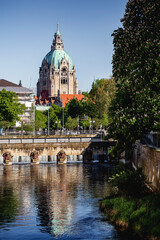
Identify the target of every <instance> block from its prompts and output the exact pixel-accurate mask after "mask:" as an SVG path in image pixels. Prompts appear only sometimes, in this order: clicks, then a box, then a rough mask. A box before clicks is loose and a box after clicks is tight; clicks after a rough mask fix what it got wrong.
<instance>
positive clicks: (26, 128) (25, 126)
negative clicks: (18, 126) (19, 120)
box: [23, 124, 33, 132]
mask: <svg viewBox="0 0 160 240" xmlns="http://www.w3.org/2000/svg"><path fill="white" fill-rule="evenodd" d="M23 130H24V131H25V132H31V131H33V125H31V124H23Z"/></svg>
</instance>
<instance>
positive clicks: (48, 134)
mask: <svg viewBox="0 0 160 240" xmlns="http://www.w3.org/2000/svg"><path fill="white" fill-rule="evenodd" d="M49 128H50V126H49V108H48V135H49Z"/></svg>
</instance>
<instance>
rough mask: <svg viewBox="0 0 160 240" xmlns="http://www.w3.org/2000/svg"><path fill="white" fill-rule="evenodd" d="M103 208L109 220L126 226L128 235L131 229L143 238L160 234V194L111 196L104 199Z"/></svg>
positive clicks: (133, 233)
mask: <svg viewBox="0 0 160 240" xmlns="http://www.w3.org/2000/svg"><path fill="white" fill-rule="evenodd" d="M101 209H102V210H103V211H104V212H105V213H106V215H107V218H108V220H110V221H112V222H114V223H115V224H116V223H117V224H118V225H119V227H123V228H124V227H125V228H126V229H125V230H127V236H128V232H129V231H131V232H132V235H136V236H143V239H152V237H159V236H160V195H156V194H151V193H150V194H148V195H145V196H143V197H141V198H126V197H119V196H110V197H107V198H106V199H105V200H103V201H102V203H101ZM111 213H112V214H111ZM121 224H122V226H121ZM123 230H124V229H123ZM137 238H138V237H137ZM137 238H136V239H137Z"/></svg>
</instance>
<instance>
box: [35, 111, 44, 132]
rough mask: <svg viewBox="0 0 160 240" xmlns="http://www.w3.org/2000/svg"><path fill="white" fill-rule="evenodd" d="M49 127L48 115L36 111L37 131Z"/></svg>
mask: <svg viewBox="0 0 160 240" xmlns="http://www.w3.org/2000/svg"><path fill="white" fill-rule="evenodd" d="M46 126H47V117H46V115H45V114H44V113H43V112H41V111H38V110H36V111H35V129H36V131H38V130H39V129H40V128H41V129H44V128H46Z"/></svg>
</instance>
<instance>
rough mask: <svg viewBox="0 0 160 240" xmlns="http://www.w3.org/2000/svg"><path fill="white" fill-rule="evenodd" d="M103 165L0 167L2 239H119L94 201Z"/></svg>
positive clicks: (103, 179) (103, 185) (104, 190)
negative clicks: (104, 219)
mask: <svg viewBox="0 0 160 240" xmlns="http://www.w3.org/2000/svg"><path fill="white" fill-rule="evenodd" d="M109 171H110V170H109V168H107V166H105V165H103V166H99V165H92V166H85V165H83V164H78V165H76V164H75V165H74V164H72V165H67V166H64V165H61V166H57V165H54V164H49V165H47V164H45V165H39V166H30V165H13V166H7V167H4V166H2V165H0V239H3V240H5V239H7V240H8V239H12V240H14V239H16V240H19V239H20V240H26V239H27V240H28V239H29V240H37V239H39V240H41V239H42V240H43V239H45V240H48V239H71V240H75V239H77V240H78V239H79V240H81V239H85V240H87V239H88V240H89V239H98V240H101V239H105V240H107V239H108V240H109V239H112V240H117V239H121V238H120V236H118V233H117V231H116V230H115V229H114V227H113V226H112V225H110V224H109V223H107V222H106V221H103V218H104V215H103V213H101V212H100V211H99V202H98V200H99V199H101V198H103V197H104V196H106V195H108V194H109V193H110V191H111V189H110V186H109V185H108V183H107V176H108V174H109Z"/></svg>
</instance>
